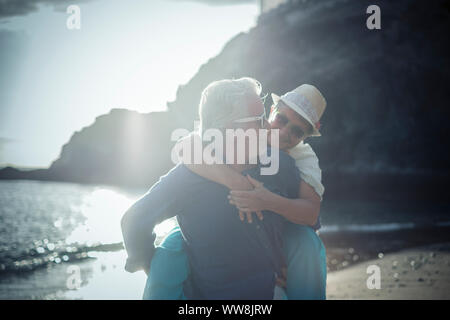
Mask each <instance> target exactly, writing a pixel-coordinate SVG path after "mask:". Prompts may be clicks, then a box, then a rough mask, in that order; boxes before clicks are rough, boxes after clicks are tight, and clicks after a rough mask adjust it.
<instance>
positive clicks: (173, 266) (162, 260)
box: [143, 227, 189, 300]
mask: <svg viewBox="0 0 450 320" xmlns="http://www.w3.org/2000/svg"><path fill="white" fill-rule="evenodd" d="M188 275H189V263H188V258H187V255H186V252H185V251H184V248H183V237H182V235H181V231H180V228H179V227H176V228H174V229H172V231H171V232H170V233H169V234H168V235H167V236H166V237H165V238H164V240H163V241H162V243H161V244H160V245H159V246H158V247H157V248H156V251H155V254H154V256H153V258H152V262H151V265H150V273H149V275H148V278H147V283H146V284H145V289H144V295H143V299H144V300H183V299H186V297H185V296H184V293H183V283H184V281H185V280H186V279H187V277H188Z"/></svg>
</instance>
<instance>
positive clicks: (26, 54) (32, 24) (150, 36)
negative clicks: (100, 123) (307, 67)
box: [0, 0, 259, 167]
mask: <svg viewBox="0 0 450 320" xmlns="http://www.w3.org/2000/svg"><path fill="white" fill-rule="evenodd" d="M79 6H80V8H81V30H68V29H67V27H66V19H67V17H68V16H69V15H68V14H67V13H65V12H63V11H61V12H59V11H55V10H54V9H53V7H50V6H41V7H39V10H38V11H36V12H34V13H30V14H28V15H25V16H18V17H11V18H6V19H3V20H0V48H1V50H0V166H3V165H6V164H13V165H16V166H40V167H47V166H49V165H50V164H51V162H52V161H53V160H55V159H56V158H57V157H58V156H59V152H60V149H61V146H62V145H63V144H65V143H66V142H67V141H68V140H69V138H70V136H71V135H72V133H73V132H74V131H76V130H80V129H81V128H82V127H84V126H87V125H90V124H92V123H93V121H94V119H95V117H96V116H98V115H100V114H104V113H108V112H109V110H110V109H112V108H128V109H134V110H137V111H140V112H150V111H159V110H164V109H165V108H166V102H167V101H171V100H174V99H175V93H176V90H177V87H178V86H179V85H180V84H184V83H186V82H188V81H189V79H190V78H191V77H192V76H193V75H194V74H195V73H196V72H197V70H198V68H199V67H200V65H202V64H203V63H206V62H207V61H208V59H209V58H211V57H213V56H215V55H217V54H218V53H219V52H220V51H221V49H222V47H223V46H224V44H225V43H226V42H227V41H228V40H229V39H230V38H232V37H233V36H234V35H236V34H238V33H239V32H241V31H247V30H248V29H249V28H250V27H252V26H254V25H255V23H256V17H257V14H258V10H259V9H258V6H257V3H256V1H255V2H254V3H253V4H241V5H228V6H208V5H206V4H203V3H199V2H189V1H168V0H152V1H148V0H133V1H123V0H122V1H121V0H97V1H92V2H87V3H82V4H80V5H79Z"/></svg>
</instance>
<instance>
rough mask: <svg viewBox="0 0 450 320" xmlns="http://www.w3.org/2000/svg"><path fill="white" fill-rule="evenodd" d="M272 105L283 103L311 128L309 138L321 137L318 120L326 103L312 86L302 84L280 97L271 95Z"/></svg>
mask: <svg viewBox="0 0 450 320" xmlns="http://www.w3.org/2000/svg"><path fill="white" fill-rule="evenodd" d="M272 100H273V103H274V104H275V105H276V104H277V103H278V101H280V100H281V101H283V102H284V103H285V104H286V105H287V106H288V107H290V108H291V109H292V110H294V111H295V112H297V113H298V114H299V115H300V116H302V118H304V119H305V120H306V121H308V122H309V123H310V124H311V126H312V127H313V132H312V133H311V136H316V137H319V136H321V134H320V132H319V129H320V118H321V117H322V115H323V112H324V111H325V108H326V106H327V101H326V100H325V98H324V97H323V95H322V94H321V93H320V91H319V90H318V89H317V88H316V87H315V86H313V85H310V84H302V85H301V86H300V87H298V88H296V89H294V90H292V91H289V92H287V93H285V94H283V95H282V96H281V97H279V96H277V95H276V94H274V93H272Z"/></svg>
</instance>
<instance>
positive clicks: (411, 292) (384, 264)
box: [327, 242, 450, 300]
mask: <svg viewBox="0 0 450 320" xmlns="http://www.w3.org/2000/svg"><path fill="white" fill-rule="evenodd" d="M374 266H376V267H378V268H379V269H378V270H379V279H380V282H379V284H380V286H379V288H377V287H373V284H374V282H372V281H371V280H373V278H370V277H371V276H373V275H374V274H375V272H374V271H372V270H374V269H373V268H374ZM369 278H370V279H369ZM368 282H369V284H368ZM369 286H371V288H369ZM327 299H330V300H342V299H345V300H348V299H349V300H376V299H383V300H450V242H447V243H440V244H433V245H428V246H422V247H416V248H410V249H406V250H401V251H398V252H395V253H390V254H387V255H385V256H384V255H383V256H380V257H379V258H378V259H373V260H367V261H365V262H362V263H359V264H356V265H354V266H351V267H349V268H345V269H343V270H339V271H335V272H331V273H330V274H329V275H328V279H327Z"/></svg>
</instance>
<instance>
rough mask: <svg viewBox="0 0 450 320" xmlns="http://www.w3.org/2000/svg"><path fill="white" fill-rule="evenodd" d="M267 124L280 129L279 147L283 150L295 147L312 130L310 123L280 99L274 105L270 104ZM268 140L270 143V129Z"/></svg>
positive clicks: (271, 127)
mask: <svg viewBox="0 0 450 320" xmlns="http://www.w3.org/2000/svg"><path fill="white" fill-rule="evenodd" d="M269 126H270V129H279V130H280V142H279V148H280V150H283V151H287V150H289V149H291V148H293V147H295V146H296V145H297V144H299V143H300V142H301V141H302V140H304V139H305V138H306V137H307V136H308V135H309V133H310V132H311V130H312V128H311V125H310V124H309V123H308V122H307V121H306V120H305V119H303V118H302V117H301V116H300V115H299V114H298V113H297V112H295V111H294V110H292V109H291V108H289V107H288V106H287V105H286V104H284V103H283V102H282V101H279V102H278V104H277V105H276V106H272V109H271V110H270V116H269ZM268 140H269V143H270V130H269V137H268Z"/></svg>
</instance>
